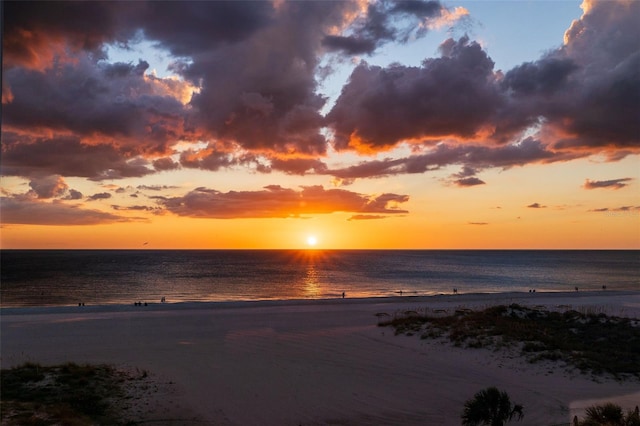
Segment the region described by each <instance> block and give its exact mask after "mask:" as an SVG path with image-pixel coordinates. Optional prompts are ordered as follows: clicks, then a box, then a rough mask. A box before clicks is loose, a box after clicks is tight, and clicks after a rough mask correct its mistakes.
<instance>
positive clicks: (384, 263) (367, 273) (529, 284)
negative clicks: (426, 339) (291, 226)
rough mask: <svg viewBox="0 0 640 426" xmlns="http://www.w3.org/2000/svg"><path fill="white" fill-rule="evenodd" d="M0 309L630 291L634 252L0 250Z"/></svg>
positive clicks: (638, 286)
mask: <svg viewBox="0 0 640 426" xmlns="http://www.w3.org/2000/svg"><path fill="white" fill-rule="evenodd" d="M0 271H1V283H0V306H2V307H22V306H63V305H77V304H78V303H85V304H87V305H89V304H101V305H102V304H131V303H133V302H134V301H143V302H150V303H155V302H159V301H160V299H161V298H162V297H165V298H166V300H167V302H170V303H171V302H187V301H236V300H238V301H239V300H268V299H321V298H334V297H341V296H342V292H345V293H346V296H347V297H382V296H400V295H434V294H450V293H451V292H452V291H453V288H456V289H457V290H458V293H496V292H512V291H519V292H528V291H529V290H532V289H535V290H536V291H572V290H574V288H575V287H578V288H579V289H580V290H600V289H602V286H607V288H608V289H612V290H640V251H638V250H624V251H575V250H568V251H564V250H563V251H556V250H553V251H551V250H517V251H511V250H335V251H334V250H2V251H1V252H0Z"/></svg>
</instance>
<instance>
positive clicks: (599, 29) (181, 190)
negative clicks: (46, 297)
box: [0, 0, 640, 249]
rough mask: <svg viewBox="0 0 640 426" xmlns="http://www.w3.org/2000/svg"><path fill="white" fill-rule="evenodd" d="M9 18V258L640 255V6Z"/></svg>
mask: <svg viewBox="0 0 640 426" xmlns="http://www.w3.org/2000/svg"><path fill="white" fill-rule="evenodd" d="M3 13H4V23H3V26H2V31H3V34H2V42H3V45H2V47H3V56H2V71H3V72H2V157H1V160H0V161H1V162H0V172H1V175H2V177H1V180H0V190H1V192H2V193H1V196H2V198H1V200H0V214H1V216H0V220H1V226H2V228H1V229H0V241H1V247H2V248H134V249H135V248H140V249H143V248H145V249H162V248H305V247H310V246H311V244H310V243H311V242H315V243H316V244H315V245H313V246H314V247H317V248H335V249H349V248H353V249H357V248H371V249H376V248H425V249H429V248H640V25H639V23H640V1H622V0H621V1H600V2H597V1H591V0H588V1H584V2H583V3H581V2H580V1H568V0H567V1H473V2H471V1H442V2H439V1H421V0H415V1H389V0H378V1H344V2H343V1H293V2H289V1H284V0H275V1H273V2H269V1H257V2H251V1H240V2H223V1H212V2H206V1H197V2H168V1H150V2H144V1H140V2H86V3H83V2H42V3H38V2H11V1H7V2H4V10H3ZM311 237H313V238H315V241H312V240H311Z"/></svg>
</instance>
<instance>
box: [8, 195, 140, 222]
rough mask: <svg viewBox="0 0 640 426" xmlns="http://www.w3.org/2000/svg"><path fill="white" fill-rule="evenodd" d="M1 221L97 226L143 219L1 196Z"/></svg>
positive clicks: (60, 203)
mask: <svg viewBox="0 0 640 426" xmlns="http://www.w3.org/2000/svg"><path fill="white" fill-rule="evenodd" d="M0 204H2V217H1V219H2V223H3V224H24V225H50V226H66V225H98V224H107V223H117V222H131V221H141V220H143V219H141V218H127V217H123V216H118V215H114V214H111V213H105V212H102V211H99V210H90V209H83V208H81V207H79V206H71V205H68V204H64V203H62V202H60V201H53V202H44V201H37V200H33V199H29V198H25V197H2V198H1V199H0Z"/></svg>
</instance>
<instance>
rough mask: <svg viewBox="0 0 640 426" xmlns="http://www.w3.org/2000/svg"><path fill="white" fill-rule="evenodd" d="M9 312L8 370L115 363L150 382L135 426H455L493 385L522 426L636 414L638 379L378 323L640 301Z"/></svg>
mask: <svg viewBox="0 0 640 426" xmlns="http://www.w3.org/2000/svg"><path fill="white" fill-rule="evenodd" d="M168 302H169V303H159V301H158V303H150V304H149V305H148V306H134V305H133V303H131V305H107V306H77V307H76V306H70V307H54V308H11V309H2V311H1V314H2V316H1V332H2V337H1V339H2V340H1V343H2V347H1V356H2V358H1V359H2V368H9V367H12V366H16V365H20V364H22V363H24V362H37V363H41V364H43V365H44V364H46V365H51V364H60V363H65V362H76V363H92V364H93V363H107V364H111V365H114V366H116V367H118V368H124V369H130V370H139V371H145V372H148V374H149V377H150V378H151V380H153V381H154V383H156V384H157V387H155V388H154V389H155V391H154V392H151V395H150V396H149V397H148V398H147V399H145V398H143V399H141V400H139V404H140V405H142V407H140V416H141V417H143V418H142V419H140V420H148V421H152V420H153V421H155V422H154V424H207V425H209V424H210V425H251V424H255V425H257V424H260V425H324V424H338V425H360V424H378V425H413V424H416V425H417V424H421V425H424V424H428V425H459V424H460V413H461V412H462V409H463V406H464V403H465V401H467V400H468V399H470V398H472V397H473V395H474V394H475V393H476V392H477V391H479V390H481V389H484V388H486V387H488V386H496V387H498V388H499V389H501V390H504V391H507V392H508V394H509V396H510V397H511V399H512V401H515V402H517V403H520V404H522V405H523V406H524V410H525V417H524V419H523V421H522V422H520V423H517V424H522V425H552V424H568V423H569V422H570V421H571V419H572V418H573V416H574V415H576V414H578V415H581V414H582V413H583V412H584V408H586V407H587V406H588V405H590V404H593V403H598V402H604V401H611V402H616V403H618V404H620V405H621V406H623V407H624V408H625V409H631V408H633V407H635V405H636V404H638V403H640V383H639V382H638V380H627V381H616V380H614V379H613V378H607V377H597V378H595V379H594V377H592V376H591V375H585V374H581V373H580V372H577V371H571V370H567V369H565V368H562V367H561V366H557V365H553V364H549V363H535V364H531V363H529V362H527V361H526V360H525V359H523V358H521V357H518V356H513V355H512V354H508V353H502V352H496V351H492V350H490V349H468V348H461V347H454V346H453V345H451V344H446V343H443V342H441V341H434V340H421V339H420V338H419V337H418V336H403V335H399V336H396V335H394V330H393V328H391V327H379V326H378V325H377V324H378V318H377V317H376V314H378V313H386V314H389V315H390V316H393V315H394V314H396V313H399V312H404V311H408V310H415V311H420V310H424V309H432V310H433V309H445V310H447V311H449V312H453V310H455V309H458V308H468V309H480V308H486V307H489V306H492V305H497V304H511V303H519V304H521V305H525V306H531V307H533V306H539V307H540V306H544V307H545V309H548V310H558V309H575V310H579V311H580V310H582V311H592V312H598V313H601V312H602V313H606V314H608V315H615V316H625V317H631V318H640V292H633V291H626V292H615V291H597V292H582V291H580V292H570V293H543V292H538V293H520V292H519V293H499V294H458V295H440V296H430V297H411V296H409V297H391V298H369V299H350V298H349V297H348V295H347V298H345V299H340V298H338V299H327V300H299V301H295V300H294V301H264V302H225V303H170V302H171V301H170V300H169V301H168Z"/></svg>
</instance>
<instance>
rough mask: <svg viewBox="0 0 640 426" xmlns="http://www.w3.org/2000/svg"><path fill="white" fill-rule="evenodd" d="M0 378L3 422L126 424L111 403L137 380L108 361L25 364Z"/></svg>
mask: <svg viewBox="0 0 640 426" xmlns="http://www.w3.org/2000/svg"><path fill="white" fill-rule="evenodd" d="M0 378H1V386H0V387H1V389H0V395H1V396H2V401H1V404H2V407H1V411H0V412H1V415H0V418H1V420H2V424H3V425H26V426H36V425H37V426H46V425H58V424H63V425H69V426H76V425H77V426H80V425H91V424H112V425H123V424H129V423H127V422H125V421H123V420H121V416H120V413H119V412H118V410H117V409H116V408H115V406H116V404H114V402H115V401H117V400H119V399H123V398H125V397H126V392H125V383H126V382H127V381H129V380H135V379H136V378H135V377H133V376H131V375H130V374H128V373H125V372H122V371H118V370H116V369H115V368H113V367H111V366H109V365H104V364H100V365H88V364H84V365H79V364H75V363H67V364H63V365H57V366H42V365H40V364H36V363H26V364H23V365H21V366H17V367H14V368H11V369H3V370H2V372H1V374H0Z"/></svg>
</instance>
